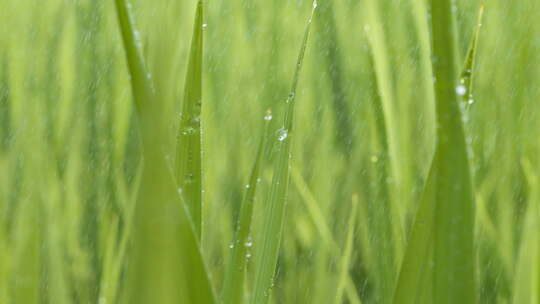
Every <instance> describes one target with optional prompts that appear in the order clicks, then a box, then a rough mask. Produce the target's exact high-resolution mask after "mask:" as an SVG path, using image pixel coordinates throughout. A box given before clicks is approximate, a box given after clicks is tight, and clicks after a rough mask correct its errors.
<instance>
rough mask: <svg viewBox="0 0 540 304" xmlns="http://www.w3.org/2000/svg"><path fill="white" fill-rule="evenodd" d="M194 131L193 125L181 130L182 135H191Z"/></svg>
mask: <svg viewBox="0 0 540 304" xmlns="http://www.w3.org/2000/svg"><path fill="white" fill-rule="evenodd" d="M194 133H195V128H193V127H187V128H185V129H184V131H182V135H191V134H194Z"/></svg>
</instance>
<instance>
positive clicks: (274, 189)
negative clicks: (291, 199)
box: [251, 1, 317, 304]
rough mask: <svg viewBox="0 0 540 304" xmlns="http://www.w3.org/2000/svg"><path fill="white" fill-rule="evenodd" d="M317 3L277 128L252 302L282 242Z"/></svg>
mask: <svg viewBox="0 0 540 304" xmlns="http://www.w3.org/2000/svg"><path fill="white" fill-rule="evenodd" d="M316 7H317V2H316V1H314V2H313V9H312V11H311V16H310V17H309V21H308V24H307V27H306V30H305V33H304V38H303V41H302V45H301V48H300V53H299V55H298V60H297V63H296V70H295V73H294V78H293V82H292V87H291V91H290V94H289V97H288V98H287V107H286V112H285V119H284V122H283V127H282V129H280V131H279V137H278V149H279V150H278V151H279V152H278V159H277V165H276V167H275V173H274V176H273V179H272V185H271V188H270V196H269V198H268V201H267V203H266V206H265V207H266V208H265V212H264V218H263V225H262V231H261V240H260V246H259V247H257V250H256V255H255V259H256V260H257V262H256V267H257V268H256V274H255V284H254V291H253V297H252V298H251V303H253V304H264V303H267V301H268V297H269V295H270V292H271V289H272V286H273V280H274V273H275V270H276V264H277V260H278V254H279V246H280V242H281V233H282V228H283V217H284V211H285V202H286V200H287V190H288V186H289V159H290V150H291V140H292V135H293V115H294V103H295V95H296V87H297V84H298V79H299V77H300V71H301V69H302V62H303V60H304V54H305V51H306V47H307V42H308V38H309V32H310V28H311V20H312V19H313V15H314V14H315V8H316Z"/></svg>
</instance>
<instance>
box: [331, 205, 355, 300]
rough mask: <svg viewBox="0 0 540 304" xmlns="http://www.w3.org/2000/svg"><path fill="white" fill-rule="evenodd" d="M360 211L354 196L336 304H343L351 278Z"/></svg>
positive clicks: (341, 262)
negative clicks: (356, 228)
mask: <svg viewBox="0 0 540 304" xmlns="http://www.w3.org/2000/svg"><path fill="white" fill-rule="evenodd" d="M357 209H358V196H357V195H354V196H353V198H352V208H351V214H350V216H349V222H348V223H347V226H348V230H347V237H346V239H345V246H344V250H343V256H342V257H341V261H340V269H339V280H338V284H337V291H336V297H335V300H334V303H335V304H340V303H343V292H344V290H345V287H346V284H347V279H348V278H349V267H350V264H351V257H352V251H353V247H354V244H353V240H354V230H355V227H356V213H357Z"/></svg>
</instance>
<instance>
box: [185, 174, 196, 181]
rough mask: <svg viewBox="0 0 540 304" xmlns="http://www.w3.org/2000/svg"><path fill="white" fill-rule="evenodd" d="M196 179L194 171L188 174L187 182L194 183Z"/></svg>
mask: <svg viewBox="0 0 540 304" xmlns="http://www.w3.org/2000/svg"><path fill="white" fill-rule="evenodd" d="M194 180H195V175H193V173H188V174H186V183H192V182H193V181H194Z"/></svg>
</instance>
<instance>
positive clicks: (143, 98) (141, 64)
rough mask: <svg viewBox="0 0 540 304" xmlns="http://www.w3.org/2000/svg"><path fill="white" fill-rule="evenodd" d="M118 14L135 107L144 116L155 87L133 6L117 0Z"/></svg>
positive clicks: (124, 0) (125, 0)
mask: <svg viewBox="0 0 540 304" xmlns="http://www.w3.org/2000/svg"><path fill="white" fill-rule="evenodd" d="M115 5H116V13H117V18H118V23H119V25H120V33H121V36H122V41H123V43H124V50H125V52H126V59H127V62H128V69H129V73H130V75H131V89H132V91H133V99H134V100H135V106H136V108H137V110H138V111H139V113H140V114H144V113H145V110H144V109H143V108H144V107H145V106H149V103H150V102H151V100H152V99H153V95H154V92H153V85H152V81H151V78H150V77H149V75H150V74H149V73H148V70H147V68H146V64H145V61H144V58H143V51H142V42H141V38H140V34H139V32H138V31H137V30H136V29H135V24H134V21H133V17H132V14H131V12H130V9H131V4H129V3H128V2H127V0H116V1H115Z"/></svg>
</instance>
